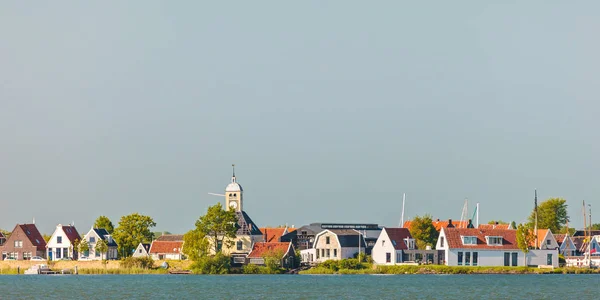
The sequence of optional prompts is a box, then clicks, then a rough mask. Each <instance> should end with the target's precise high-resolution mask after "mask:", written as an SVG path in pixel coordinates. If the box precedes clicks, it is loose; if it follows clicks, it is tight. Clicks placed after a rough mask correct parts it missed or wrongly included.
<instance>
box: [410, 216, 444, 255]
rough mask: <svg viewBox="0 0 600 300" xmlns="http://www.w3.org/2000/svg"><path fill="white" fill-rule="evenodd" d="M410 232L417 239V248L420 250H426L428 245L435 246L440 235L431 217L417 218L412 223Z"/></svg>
mask: <svg viewBox="0 0 600 300" xmlns="http://www.w3.org/2000/svg"><path fill="white" fill-rule="evenodd" d="M408 230H409V231H410V234H411V235H412V237H413V238H414V239H415V242H416V244H417V248H419V249H425V247H426V246H428V245H429V246H434V245H435V243H436V241H437V238H438V235H439V232H437V230H436V229H435V226H433V220H432V218H431V216H430V215H424V216H423V217H419V216H416V217H415V218H414V219H413V220H412V221H411V222H410V228H409V229H408Z"/></svg>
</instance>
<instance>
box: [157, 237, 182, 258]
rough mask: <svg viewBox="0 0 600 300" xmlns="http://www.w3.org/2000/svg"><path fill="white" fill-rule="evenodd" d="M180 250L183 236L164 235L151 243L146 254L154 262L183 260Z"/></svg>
mask: <svg viewBox="0 0 600 300" xmlns="http://www.w3.org/2000/svg"><path fill="white" fill-rule="evenodd" d="M182 250H183V235H180V234H165V235H162V236H160V237H158V238H157V239H156V240H154V241H153V242H152V244H151V245H150V250H148V254H149V255H150V257H152V259H154V260H166V259H171V260H182V259H185V257H184V255H183V252H182Z"/></svg>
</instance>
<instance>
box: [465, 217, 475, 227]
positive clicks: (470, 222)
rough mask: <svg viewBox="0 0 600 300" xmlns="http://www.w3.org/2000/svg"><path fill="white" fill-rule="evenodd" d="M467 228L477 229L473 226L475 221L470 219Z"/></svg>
mask: <svg viewBox="0 0 600 300" xmlns="http://www.w3.org/2000/svg"><path fill="white" fill-rule="evenodd" d="M467 228H475V226H473V220H471V219H469V224H468V225H467Z"/></svg>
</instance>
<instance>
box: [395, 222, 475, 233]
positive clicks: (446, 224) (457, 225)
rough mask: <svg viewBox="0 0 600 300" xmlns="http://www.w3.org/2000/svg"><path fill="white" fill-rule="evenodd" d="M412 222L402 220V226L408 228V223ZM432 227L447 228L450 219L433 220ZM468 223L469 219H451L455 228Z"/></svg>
mask: <svg viewBox="0 0 600 300" xmlns="http://www.w3.org/2000/svg"><path fill="white" fill-rule="evenodd" d="M411 223H412V221H404V226H402V227H404V228H409V229H410V224H411ZM432 223H433V227H435V230H437V231H440V230H441V229H442V228H447V227H448V225H450V220H446V221H443V220H440V219H437V220H433V221H432ZM468 224H469V221H454V220H453V221H452V225H453V226H454V227H456V228H466V227H467V225H468Z"/></svg>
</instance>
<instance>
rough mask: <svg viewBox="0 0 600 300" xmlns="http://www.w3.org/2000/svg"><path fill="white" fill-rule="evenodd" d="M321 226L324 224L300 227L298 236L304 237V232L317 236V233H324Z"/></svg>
mask: <svg viewBox="0 0 600 300" xmlns="http://www.w3.org/2000/svg"><path fill="white" fill-rule="evenodd" d="M321 224H322V223H311V224H309V225H304V226H302V227H299V228H298V229H297V230H296V231H298V235H302V232H303V231H306V235H316V234H317V233H319V232H321V231H323V229H322V228H321Z"/></svg>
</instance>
